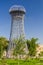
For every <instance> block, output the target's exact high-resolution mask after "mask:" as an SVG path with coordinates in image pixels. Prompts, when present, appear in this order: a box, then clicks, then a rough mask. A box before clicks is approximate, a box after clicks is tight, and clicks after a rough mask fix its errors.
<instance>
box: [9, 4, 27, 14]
mask: <svg viewBox="0 0 43 65" xmlns="http://www.w3.org/2000/svg"><path fill="white" fill-rule="evenodd" d="M17 12H20V13H23V14H25V12H26V10H25V8H24V7H23V6H20V5H13V6H12V7H11V8H10V9H9V13H10V14H12V13H17Z"/></svg>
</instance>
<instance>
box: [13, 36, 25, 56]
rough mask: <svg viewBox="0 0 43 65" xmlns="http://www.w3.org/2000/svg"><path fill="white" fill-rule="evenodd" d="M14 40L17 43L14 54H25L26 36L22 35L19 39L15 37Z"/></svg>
mask: <svg viewBox="0 0 43 65" xmlns="http://www.w3.org/2000/svg"><path fill="white" fill-rule="evenodd" d="M13 42H14V44H15V48H14V52H13V55H18V54H19V55H20V54H24V53H25V52H24V48H25V40H24V38H22V37H20V38H19V39H15V40H14V41H13Z"/></svg>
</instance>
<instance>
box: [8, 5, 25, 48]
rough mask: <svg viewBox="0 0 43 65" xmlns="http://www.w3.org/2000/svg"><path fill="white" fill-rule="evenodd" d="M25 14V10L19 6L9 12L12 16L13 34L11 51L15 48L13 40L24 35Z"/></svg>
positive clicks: (11, 36) (11, 33)
mask: <svg viewBox="0 0 43 65" xmlns="http://www.w3.org/2000/svg"><path fill="white" fill-rule="evenodd" d="M25 12H26V11H25V8H24V7H23V6H19V5H14V6H12V7H11V8H10V10H9V13H10V14H11V32H10V43H9V49H11V48H12V47H13V43H12V41H13V39H16V38H19V37H20V36H21V35H24V15H25Z"/></svg>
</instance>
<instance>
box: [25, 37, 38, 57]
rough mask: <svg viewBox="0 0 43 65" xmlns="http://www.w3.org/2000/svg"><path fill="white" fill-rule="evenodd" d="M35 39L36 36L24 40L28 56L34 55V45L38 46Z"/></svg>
mask: <svg viewBox="0 0 43 65" xmlns="http://www.w3.org/2000/svg"><path fill="white" fill-rule="evenodd" d="M37 40H38V38H32V39H31V40H27V41H26V42H27V47H28V50H29V55H30V56H35V54H36V47H37V46H38V45H37Z"/></svg>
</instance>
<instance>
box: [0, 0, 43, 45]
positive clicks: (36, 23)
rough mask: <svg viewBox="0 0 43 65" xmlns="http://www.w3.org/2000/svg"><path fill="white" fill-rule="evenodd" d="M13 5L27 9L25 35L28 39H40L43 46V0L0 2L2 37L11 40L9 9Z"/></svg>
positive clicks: (0, 30) (0, 0) (0, 33)
mask: <svg viewBox="0 0 43 65" xmlns="http://www.w3.org/2000/svg"><path fill="white" fill-rule="evenodd" d="M12 5H22V6H24V7H25V9H26V14H25V23H24V24H25V25H24V27H25V34H26V38H28V39H30V38H32V37H35V38H39V43H41V44H43V0H0V36H4V37H6V38H8V39H9V37H10V28H11V18H10V14H9V8H10V7H11V6H12Z"/></svg>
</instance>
